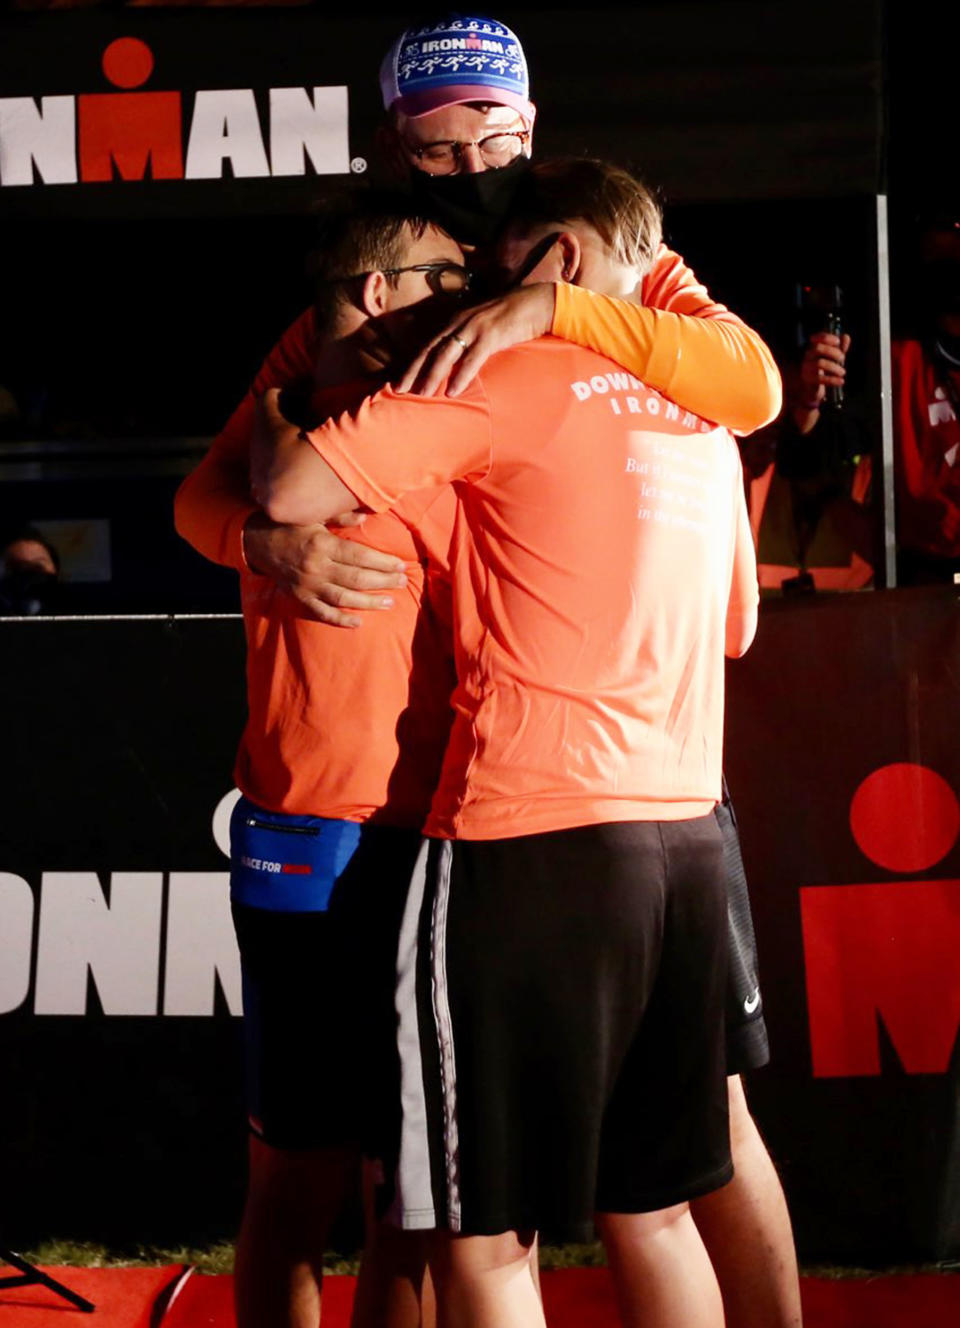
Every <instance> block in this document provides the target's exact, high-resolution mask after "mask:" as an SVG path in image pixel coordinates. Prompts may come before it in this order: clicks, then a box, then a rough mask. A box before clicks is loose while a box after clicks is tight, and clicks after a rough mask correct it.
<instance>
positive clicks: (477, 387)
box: [310, 337, 758, 839]
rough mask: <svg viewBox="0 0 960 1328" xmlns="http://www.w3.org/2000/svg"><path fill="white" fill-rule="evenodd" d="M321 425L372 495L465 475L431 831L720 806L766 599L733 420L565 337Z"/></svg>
mask: <svg viewBox="0 0 960 1328" xmlns="http://www.w3.org/2000/svg"><path fill="white" fill-rule="evenodd" d="M310 438H311V441H312V442H313V444H314V446H315V447H316V448H317V450H318V451H319V452H320V453H321V455H322V456H324V457H325V459H326V460H327V461H328V462H329V464H330V465H331V466H332V467H333V469H334V470H335V471H336V472H337V474H338V475H339V477H340V478H341V480H342V481H343V482H344V484H346V485H347V487H348V488H349V489H351V491H352V492H353V493H355V494H356V495H357V497H358V498H359V499H360V501H361V502H362V503H364V504H365V505H367V506H368V507H370V508H372V509H373V510H374V511H383V510H385V509H387V508H389V507H391V506H393V505H394V504H396V503H397V502H398V501H399V500H401V498H402V496H403V495H404V494H405V493H407V492H410V491H416V490H419V489H422V488H424V487H425V486H428V485H438V486H439V485H443V484H446V483H449V482H450V481H455V482H456V483H455V487H456V489H457V492H458V495H459V497H460V500H461V514H462V520H461V521H460V522H459V523H458V527H457V538H456V542H455V559H454V586H453V590H454V610H455V612H454V619H455V649H456V662H457V677H458V685H457V689H456V692H455V695H454V711H455V720H454V727H453V731H452V734H451V739H450V745H449V747H448V751H447V757H446V760H445V762H444V767H443V774H442V776H441V781H440V786H439V788H438V791H437V795H436V797H435V799H434V805H433V810H432V812H431V815H430V819H429V821H428V823H427V832H428V833H430V834H434V835H441V836H455V837H458V838H465V839H494V838H498V839H499V838H510V837H512V836H516V835H523V834H533V833H538V832H541V831H547V830H556V829H562V828H566V827H571V826H577V825H586V824H595V823H599V822H605V821H629V820H681V819H685V818H689V817H694V816H699V815H703V814H705V813H706V812H708V811H709V810H710V809H711V807H712V806H713V805H714V803H715V802H716V801H717V799H718V798H719V796H720V771H721V748H722V729H723V692H724V669H723V657H724V651H725V648H726V649H727V650H728V651H729V652H730V653H733V654H740V653H742V652H743V650H745V649H746V647H747V645H748V644H749V641H750V639H751V638H752V635H753V631H754V628H755V625H756V606H757V599H758V595H757V582H756V566H755V560H754V554H753V544H752V541H751V538H750V528H749V522H748V519H747V514H746V507H745V503H744V495H743V481H742V476H741V470H740V460H739V455H738V453H737V449H736V445H735V444H734V442H733V439H732V438H731V437H730V435H729V434H728V433H727V432H726V431H724V430H720V429H714V428H712V427H711V426H710V425H709V424H705V423H704V422H702V421H701V420H700V419H699V418H698V417H697V416H695V415H693V414H691V413H690V412H687V411H683V410H681V409H680V408H679V407H677V406H676V405H674V404H672V403H671V402H668V401H667V400H666V399H665V398H664V397H662V396H660V395H659V394H658V393H656V392H653V391H651V390H650V389H648V388H647V387H645V386H644V385H643V384H642V383H641V382H639V380H637V379H636V378H633V377H632V375H630V374H626V373H624V372H623V370H621V369H619V367H618V366H616V365H614V364H612V363H611V361H610V360H607V359H604V358H603V357H601V356H599V355H597V354H595V353H594V352H592V351H585V350H582V349H580V348H579V347H576V346H571V345H569V344H568V343H566V342H561V341H558V340H556V339H554V338H552V337H547V338H542V339H540V340H539V341H536V342H531V343H530V344H528V345H526V346H521V347H517V348H515V349H513V350H510V351H506V352H504V353H503V354H502V355H498V356H495V357H494V358H493V359H492V360H491V361H490V362H489V364H488V365H487V366H485V367H484V369H483V370H482V372H481V374H480V376H479V378H478V379H477V380H476V381H475V383H474V384H472V385H471V387H470V388H469V389H468V390H467V391H466V392H465V393H464V395H463V396H461V397H458V398H448V397H444V396H437V397H427V398H421V397H411V396H398V395H397V394H396V393H395V392H393V391H392V390H391V389H389V388H388V389H386V390H384V391H382V392H380V393H378V394H377V395H376V396H375V397H373V398H371V399H369V400H367V401H365V402H364V403H363V404H362V405H361V406H360V408H359V410H358V411H357V412H356V414H355V415H354V416H353V417H350V416H344V417H342V418H341V419H339V420H331V421H328V423H327V424H325V425H324V426H323V427H321V428H320V429H318V430H315V431H314V432H312V433H311V434H310Z"/></svg>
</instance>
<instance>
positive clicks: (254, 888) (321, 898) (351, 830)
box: [230, 798, 364, 913]
mask: <svg viewBox="0 0 960 1328" xmlns="http://www.w3.org/2000/svg"><path fill="white" fill-rule="evenodd" d="M363 830H364V826H363V825H362V824H361V823H359V822H357V821H337V820H332V819H330V818H328V817H323V816H290V815H286V814H285V813H283V812H267V811H264V810H263V808H262V807H257V806H256V805H255V804H254V803H252V802H248V801H247V799H246V798H241V799H240V801H239V802H238V803H237V805H236V807H234V809H233V815H232V816H231V818H230V898H231V900H232V902H233V903H235V904H242V905H244V906H245V907H247V908H263V909H269V910H270V911H271V912H273V913H323V912H325V911H326V909H327V906H328V905H329V903H330V896H331V895H332V894H333V887H334V886H335V885H336V883H337V878H338V877H339V876H340V873H341V872H342V871H343V870H344V869H345V868H346V866H347V864H348V863H349V861H350V859H351V858H352V857H353V855H354V853H355V852H356V848H357V845H358V844H359V843H360V838H361V835H362V833H363Z"/></svg>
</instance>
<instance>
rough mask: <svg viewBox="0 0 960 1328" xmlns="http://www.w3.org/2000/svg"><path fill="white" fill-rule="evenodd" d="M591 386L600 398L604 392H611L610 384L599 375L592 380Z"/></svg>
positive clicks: (595, 375)
mask: <svg viewBox="0 0 960 1328" xmlns="http://www.w3.org/2000/svg"><path fill="white" fill-rule="evenodd" d="M590 386H591V387H592V388H593V390H594V392H596V393H597V395H598V396H599V395H600V394H601V393H602V392H609V391H610V384H609V383H608V382H607V380H606V379H605V378H601V376H600V375H599V374H594V376H593V377H592V378H591V379H590Z"/></svg>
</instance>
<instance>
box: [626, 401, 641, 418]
mask: <svg viewBox="0 0 960 1328" xmlns="http://www.w3.org/2000/svg"><path fill="white" fill-rule="evenodd" d="M627 410H628V411H629V412H630V414H631V415H640V414H642V412H643V408H642V406H641V405H640V402H639V401H638V400H637V398H636V397H627Z"/></svg>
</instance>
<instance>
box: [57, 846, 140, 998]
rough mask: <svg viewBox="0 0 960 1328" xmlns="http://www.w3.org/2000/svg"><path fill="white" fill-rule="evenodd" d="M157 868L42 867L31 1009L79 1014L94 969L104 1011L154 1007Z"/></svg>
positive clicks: (94, 978)
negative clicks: (106, 881)
mask: <svg viewBox="0 0 960 1328" xmlns="http://www.w3.org/2000/svg"><path fill="white" fill-rule="evenodd" d="M162 901H163V874H162V873H161V872H112V873H111V876H110V903H109V904H108V903H107V901H106V899H105V897H104V894H103V890H102V889H101V886H100V880H99V877H98V876H97V874H96V872H44V874H43V880H42V884H41V893H40V937H39V943H38V947H37V986H36V999H35V1003H34V1009H35V1011H36V1013H37V1014H85V1013H86V1008H87V973H88V971H89V972H90V973H92V975H93V980H94V982H95V983H96V986H97V993H98V995H99V997H100V1004H101V1005H102V1006H103V1012H104V1014H108V1015H110V1014H122V1015H154V1014H156V1013H157V985H158V978H159V967H160V959H159V956H160V914H161V905H162Z"/></svg>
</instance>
